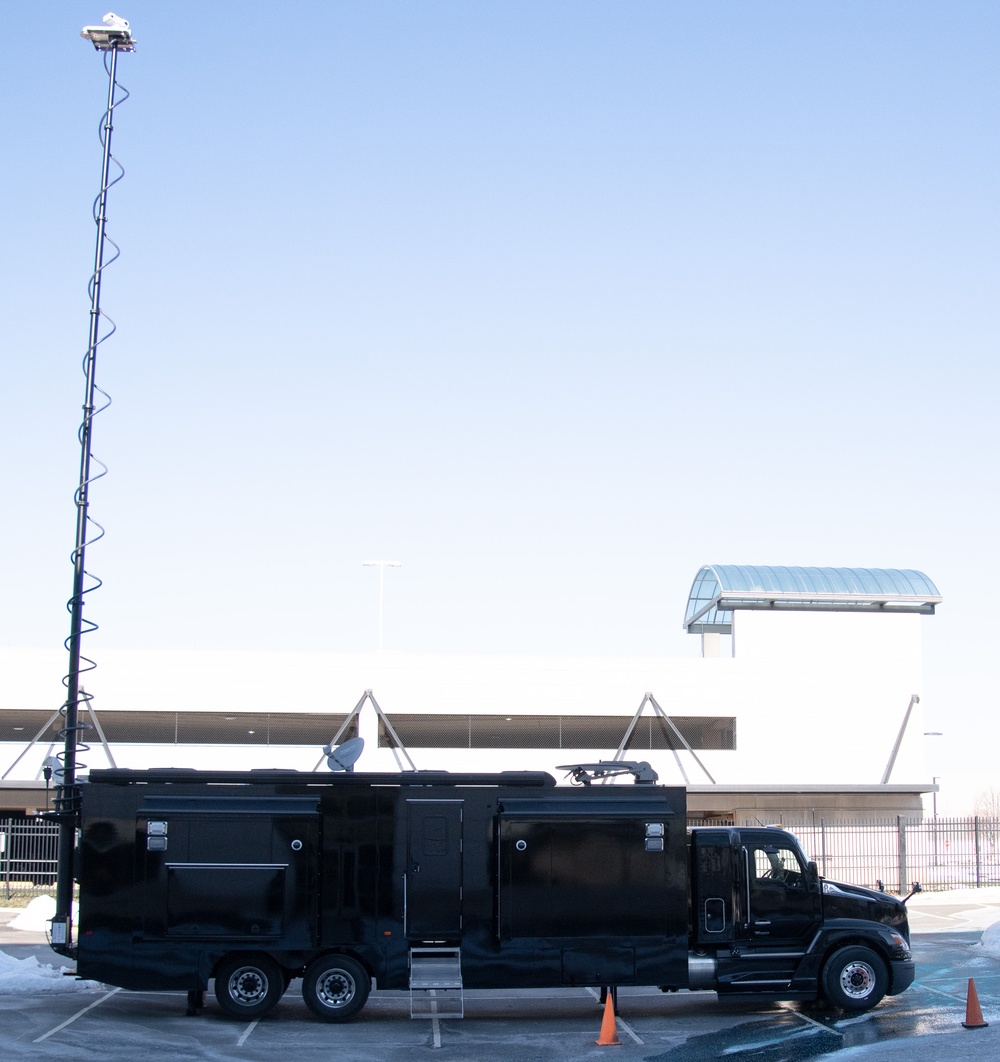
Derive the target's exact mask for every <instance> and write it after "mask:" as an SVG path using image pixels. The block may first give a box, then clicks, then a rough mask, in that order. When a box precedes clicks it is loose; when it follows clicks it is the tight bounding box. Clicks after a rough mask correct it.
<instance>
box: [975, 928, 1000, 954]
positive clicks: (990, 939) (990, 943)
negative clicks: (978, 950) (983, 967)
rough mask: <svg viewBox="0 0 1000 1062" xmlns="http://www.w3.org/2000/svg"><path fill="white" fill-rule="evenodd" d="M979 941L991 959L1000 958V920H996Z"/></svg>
mask: <svg viewBox="0 0 1000 1062" xmlns="http://www.w3.org/2000/svg"><path fill="white" fill-rule="evenodd" d="M979 943H980V944H982V946H983V948H984V950H985V951H986V954H987V955H989V957H990V958H991V959H1000V922H994V923H993V925H991V926H990V927H989V929H987V930H986V932H985V933H984V934H983V938H982V940H980V942H979Z"/></svg>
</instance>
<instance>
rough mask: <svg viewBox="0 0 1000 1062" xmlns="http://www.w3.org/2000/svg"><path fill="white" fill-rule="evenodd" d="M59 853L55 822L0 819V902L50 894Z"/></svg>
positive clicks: (57, 832) (57, 829) (53, 885)
mask: <svg viewBox="0 0 1000 1062" xmlns="http://www.w3.org/2000/svg"><path fill="white" fill-rule="evenodd" d="M58 854H59V827H58V826H57V825H56V824H55V823H52V822H45V821H43V820H42V819H26V818H0V902H2V901H4V900H10V899H12V898H13V897H28V898H30V897H32V896H40V895H42V894H43V893H46V892H51V891H52V889H53V888H54V887H55V883H56V861H57V858H58Z"/></svg>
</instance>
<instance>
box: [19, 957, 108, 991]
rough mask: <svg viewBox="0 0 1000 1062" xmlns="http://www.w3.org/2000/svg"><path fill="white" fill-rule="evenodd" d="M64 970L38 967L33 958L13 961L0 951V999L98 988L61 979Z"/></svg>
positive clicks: (67, 978) (94, 985)
mask: <svg viewBox="0 0 1000 1062" xmlns="http://www.w3.org/2000/svg"><path fill="white" fill-rule="evenodd" d="M64 969H65V967H63V966H60V967H58V968H55V967H52V966H49V965H48V964H47V963H40V962H39V961H38V960H37V959H36V958H35V957H34V955H29V956H28V958H27V959H15V958H14V957H13V956H12V955H8V954H7V953H6V952H3V951H0V995H13V994H15V993H21V994H27V993H32V994H34V993H36V992H93V991H94V990H95V989H98V988H100V987H101V985H99V984H98V983H97V982H96V981H78V980H76V978H74V977H65V976H63V970H64Z"/></svg>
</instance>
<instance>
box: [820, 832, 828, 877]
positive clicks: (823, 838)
mask: <svg viewBox="0 0 1000 1062" xmlns="http://www.w3.org/2000/svg"><path fill="white" fill-rule="evenodd" d="M819 853H820V859H821V860H822V861H823V877H824V878H825V877H826V819H820V820H819Z"/></svg>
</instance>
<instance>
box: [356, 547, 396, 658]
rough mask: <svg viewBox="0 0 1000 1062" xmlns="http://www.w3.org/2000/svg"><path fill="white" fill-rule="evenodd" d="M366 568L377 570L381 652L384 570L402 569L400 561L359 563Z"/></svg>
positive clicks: (379, 643)
mask: <svg viewBox="0 0 1000 1062" xmlns="http://www.w3.org/2000/svg"><path fill="white" fill-rule="evenodd" d="M361 563H362V564H363V565H364V566H365V567H366V568H378V648H379V652H381V651H382V595H383V592H384V590H385V570H386V568H402V567H403V565H402V563H401V562H400V561H390V560H367V561H362V562H361Z"/></svg>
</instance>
